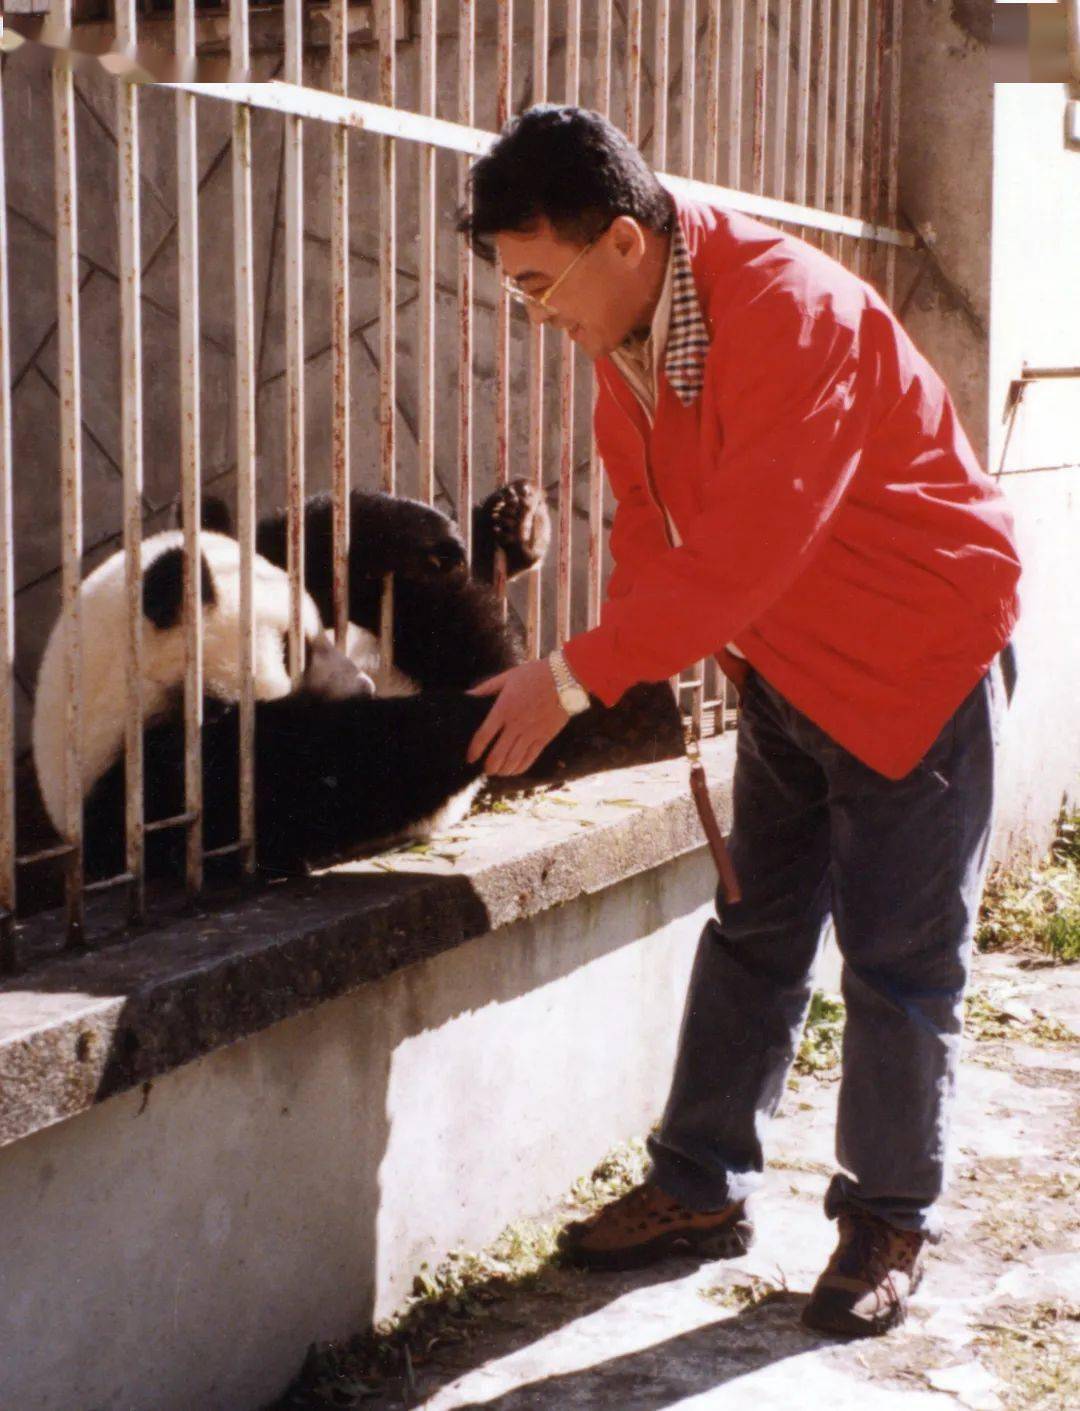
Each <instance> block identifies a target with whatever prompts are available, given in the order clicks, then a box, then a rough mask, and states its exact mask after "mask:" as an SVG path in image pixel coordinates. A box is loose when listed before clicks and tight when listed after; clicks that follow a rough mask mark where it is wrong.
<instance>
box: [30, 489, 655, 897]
mask: <svg viewBox="0 0 1080 1411" xmlns="http://www.w3.org/2000/svg"><path fill="white" fill-rule="evenodd" d="M331 514H332V510H331V504H330V501H329V499H328V498H326V497H322V496H314V497H312V498H311V499H310V500H309V501H308V502H307V504H306V506H305V588H306V594H305V598H304V604H303V613H302V616H303V636H304V650H305V660H304V663H303V678H302V681H301V685H300V687H299V689H298V690H295V691H294V690H292V689H291V686H290V671H289V662H288V659H287V651H288V604H289V584H288V578H287V575H286V574H285V572H284V569H283V566H284V563H285V561H286V518H285V515H284V514H275V515H271V516H269V517H268V518H266V519H264V520H263V521H262V522H261V523H260V524H259V525H258V527H257V531H256V549H257V554H256V559H255V566H256V568H255V592H254V616H255V634H254V635H255V658H256V660H255V695H256V706H255V779H256V797H255V812H256V822H255V828H256V847H257V861H258V864H259V866H260V868H261V869H263V870H266V871H269V872H274V873H291V872H297V871H301V872H302V871H304V870H306V869H307V868H308V867H309V866H310V865H311V864H313V863H315V862H319V861H323V860H329V859H330V858H332V857H334V856H340V855H343V854H348V853H356V852H358V851H360V850H363V849H370V848H371V847H373V846H377V845H383V844H387V843H389V842H392V841H398V840H401V839H404V838H408V837H422V836H426V835H427V834H429V833H430V832H431V831H434V830H436V829H438V828H440V827H445V826H449V825H450V824H451V823H452V822H453V821H454V820H455V819H456V818H457V817H459V816H460V815H461V814H462V813H463V812H464V811H466V810H467V808H468V806H469V803H470V802H471V799H472V797H473V795H474V793H475V791H476V789H477V788H478V787H479V784H480V783H481V782H482V775H481V769H480V767H479V766H478V765H470V764H468V763H466V760H465V755H466V751H467V748H468V744H469V741H470V740H471V738H472V736H473V734H474V733H475V731H476V729H477V728H478V726H479V725H480V723H481V721H482V720H483V718H484V716H485V715H486V713H487V711H488V710H489V709H490V705H491V700H490V698H484V697H474V696H469V695H467V694H465V693H466V692H467V691H468V689H469V688H470V687H471V686H474V685H476V684H477V683H478V682H480V681H482V680H484V679H486V678H487V677H489V676H492V675H495V674H497V673H498V672H500V671H505V670H506V669H508V668H509V667H510V666H513V665H514V664H515V663H516V662H518V661H519V660H521V659H522V655H523V654H522V651H521V646H520V642H519V641H518V639H517V637H516V635H515V633H514V632H513V631H512V630H511V629H510V628H509V627H508V626H507V624H506V621H505V619H504V614H503V610H502V605H501V604H500V602H499V601H498V599H497V597H496V595H495V594H494V592H493V591H492V588H491V585H490V582H489V581H488V580H489V579H490V577H491V574H492V572H493V568H494V561H495V551H496V549H501V550H502V552H503V554H504V556H505V561H506V568H507V573H508V576H509V577H514V576H516V575H517V574H519V573H522V572H526V571H528V570H529V569H531V568H532V567H534V566H535V565H536V564H537V563H538V562H539V561H540V560H541V559H542V557H543V554H544V552H545V550H546V547H547V544H548V540H549V538H550V522H549V517H548V513H547V509H546V506H545V504H544V501H543V498H542V497H541V495H540V494H539V492H538V491H537V490H536V489H535V488H534V487H533V486H532V485H531V484H529V483H528V482H526V481H518V482H513V483H512V484H511V485H509V486H505V487H503V488H501V489H500V490H498V491H496V492H495V494H494V495H492V496H490V497H489V498H488V500H487V501H485V502H484V504H483V505H481V506H479V507H478V508H477V509H476V510H475V511H474V514H473V562H472V566H471V568H470V564H469V562H468V560H467V557H466V553H465V547H464V544H463V542H462V539H461V536H460V534H459V532H458V530H457V528H456V526H455V525H454V524H453V523H452V522H451V521H450V520H449V519H448V518H447V517H446V516H445V515H443V514H441V513H440V512H439V511H437V510H434V509H432V508H430V507H428V506H426V505H423V504H420V503H418V502H416V501H412V500H407V499H404V498H397V497H390V496H387V495H377V494H375V495H373V494H366V493H363V492H360V491H354V492H353V493H352V495H351V497H350V505H349V522H350V525H349V527H350V539H349V561H348V588H349V610H348V616H349V641H348V644H347V654H343V653H341V652H338V651H337V650H336V648H334V646H333V644H332V643H331V642H330V640H329V637H328V636H327V632H326V628H327V627H328V625H329V624H330V622H331V621H332V611H333V590H332V578H333V573H332V554H331V539H332V530H331ZM204 521H205V527H204V532H203V535H202V538H201V546H202V563H201V566H200V573H201V583H202V598H203V639H204V686H205V691H204V701H203V715H204V723H203V731H202V736H203V739H202V745H203V792H204V804H203V844H204V847H205V849H207V850H208V851H211V852H212V851H214V850H215V849H218V848H222V847H224V846H225V845H226V844H229V843H231V842H232V841H233V840H234V839H235V838H236V835H237V831H238V816H239V777H238V746H239V719H238V716H239V711H238V706H237V700H238V696H239V681H238V675H237V665H236V663H237V657H238V644H239V558H240V555H239V545H238V544H237V542H236V540H235V539H234V538H233V537H232V536H231V532H229V531H231V524H230V522H229V516H228V513H227V511H226V510H225V508H224V506H223V505H222V504H220V503H219V502H217V501H212V500H209V501H207V505H206V511H205V514H204ZM141 552H142V559H141V570H142V606H143V615H144V624H143V627H144V631H143V654H144V677H145V682H144V712H145V719H146V722H147V724H146V729H145V732H144V780H145V790H144V793H145V817H146V820H147V822H153V821H155V820H157V819H161V818H167V817H173V816H175V815H177V814H179V813H181V812H182V811H183V808H184V731H183V663H184V646H183V625H182V586H183V585H182V577H183V552H184V551H183V545H182V538H181V535H180V534H179V532H178V531H166V532H164V533H161V534H157V535H154V536H152V537H150V538H148V539H146V540H145V541H144V543H143V545H142V551H141ZM388 573H392V574H393V578H394V644H393V669H392V670H389V671H388V670H387V668H386V667H385V666H384V665H383V664H382V663H381V661H380V659H379V651H378V641H377V637H376V635H375V634H376V632H377V630H378V625H379V613H380V601H381V594H382V584H383V581H384V576H385V575H386V574H388ZM80 593H81V612H82V618H83V632H82V642H83V663H82V666H83V683H84V684H83V746H84V748H83V779H82V786H83V793H84V800H85V818H84V839H85V861H86V870H87V874H88V876H90V877H102V876H112V875H116V874H117V873H119V872H120V871H121V870H122V869H123V866H124V758H123V755H124V692H123V689H122V686H121V682H120V672H119V670H118V660H117V650H118V644H119V643H120V642H122V641H123V639H124V634H125V631H126V607H125V603H126V590H125V574H124V562H123V556H122V554H116V555H114V556H113V557H112V558H110V559H109V560H107V561H106V562H105V563H103V564H102V565H100V566H99V567H98V568H97V569H96V570H95V571H94V572H93V573H91V574H90V575H89V577H88V578H87V579H86V580H85V582H84V583H83V585H82V588H81V590H80ZM62 658H63V632H62V630H61V624H60V623H58V624H57V625H56V626H55V627H54V629H53V632H52V635H51V637H50V640H49V643H48V645H47V647H46V651H45V655H44V657H43V661H42V667H41V671H40V674H39V678H38V687H37V692H36V696H35V706H34V720H33V754H34V763H35V768H36V771H37V775H38V781H39V784H40V788H41V793H42V796H43V799H44V802H45V806H46V809H47V811H48V813H49V816H50V818H51V820H52V822H53V825H54V826H55V827H56V829H57V831H58V832H60V831H62V817H63V813H62V809H63V773H62V771H63V759H64V746H63V739H64V688H63V660H62ZM680 748H681V735H680V727H679V722H678V715H677V712H676V711H675V708H674V704H673V702H672V698H671V694H670V691H669V690H668V689H667V687H666V685H663V686H656V687H650V686H642V687H637V688H634V689H633V690H632V691H631V692H629V693H627V696H626V697H624V699H623V701H622V702H620V704H619V706H618V707H616V708H614V709H613V710H610V711H605V710H603V709H602V708H599V707H594V709H593V710H592V711H589V712H586V713H585V714H584V715H582V716H576V717H574V718H573V720H571V721H570V722H569V723H568V725H567V727H566V728H565V729H564V731H563V732H562V733H561V735H560V736H559V737H558V738H557V740H556V741H555V742H553V745H552V746H549V748H548V750H547V751H545V754H544V756H542V757H541V760H540V761H539V762H538V767H537V770H536V773H538V774H539V775H540V776H542V777H553V776H558V775H560V774H566V773H568V772H582V771H583V770H586V769H591V768H595V767H598V766H603V765H604V764H618V763H628V762H637V761H640V760H643V759H650V758H662V757H668V756H670V755H672V754H675V753H678V751H679V749H680ZM146 849H147V858H146V862H147V871H148V873H149V875H151V876H155V875H161V874H166V873H173V874H177V875H179V874H182V871H183V859H184V851H185V840H184V833H183V830H182V829H181V828H170V829H162V830H152V831H149V832H148V833H147V835H146Z"/></svg>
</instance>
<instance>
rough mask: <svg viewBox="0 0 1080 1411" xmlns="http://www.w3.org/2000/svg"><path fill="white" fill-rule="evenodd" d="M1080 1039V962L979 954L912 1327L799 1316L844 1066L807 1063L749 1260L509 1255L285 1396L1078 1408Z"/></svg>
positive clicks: (432, 1402)
mask: <svg viewBox="0 0 1080 1411" xmlns="http://www.w3.org/2000/svg"><path fill="white" fill-rule="evenodd" d="M1078 1035H1080V966H1077V965H1072V966H1060V965H1053V966H1052V965H1048V964H1045V963H1039V962H1037V961H1035V962H1033V961H1031V960H1030V959H1028V960H1024V959H1020V958H1017V957H1015V956H1009V955H1001V954H999V955H988V956H980V957H979V958H978V960H977V968H976V975H975V981H974V985H973V991H972V997H971V999H970V1001H969V1026H968V1037H967V1040H966V1051H965V1058H964V1064H963V1072H962V1079H961V1099H960V1102H959V1105H958V1110H957V1113H956V1118H955V1123H954V1132H953V1174H952V1180H951V1185H950V1189H949V1193H948V1196H947V1200H946V1209H947V1221H948V1229H947V1234H946V1237H945V1239H944V1240H943V1241H942V1243H941V1244H940V1245H939V1246H938V1247H937V1249H936V1250H934V1251H933V1252H932V1254H931V1258H930V1262H929V1266H928V1272H927V1276H926V1279H925V1280H924V1283H923V1286H922V1288H921V1289H920V1291H919V1294H918V1296H917V1298H916V1299H915V1301H914V1302H913V1305H912V1310H911V1316H910V1318H909V1320H908V1323H907V1324H906V1325H905V1326H904V1327H903V1328H901V1329H898V1330H896V1331H895V1332H893V1333H892V1334H890V1335H889V1336H887V1337H884V1338H879V1339H875V1340H873V1341H870V1342H857V1343H847V1344H845V1343H840V1342H830V1341H829V1340H827V1339H825V1338H821V1337H818V1336H816V1335H813V1334H811V1333H808V1332H806V1331H804V1330H803V1329H802V1327H801V1325H800V1324H799V1321H798V1315H799V1310H800V1308H801V1306H802V1304H803V1303H804V1301H805V1299H806V1296H807V1293H808V1291H809V1289H810V1287H811V1286H812V1284H813V1282H814V1279H815V1277H816V1275H817V1273H818V1272H819V1270H820V1269H821V1267H822V1266H823V1265H824V1263H825V1261H826V1260H827V1258H828V1256H829V1253H830V1251H831V1249H832V1245H833V1236H834V1228H833V1226H832V1225H831V1224H830V1223H829V1222H828V1221H827V1220H826V1219H825V1217H824V1215H823V1214H822V1211H821V1198H822V1195H823V1192H824V1189H825V1185H826V1183H827V1180H828V1177H829V1174H830V1172H831V1170H832V1160H833V1157H832V1146H833V1113H834V1109H835V1099H836V1078H837V1070H836V1068H835V1066H833V1067H830V1066H828V1058H827V1055H826V1057H825V1058H824V1059H823V1060H822V1066H821V1068H820V1071H815V1069H816V1068H817V1065H816V1063H815V1062H811V1063H809V1064H805V1063H804V1064H803V1065H802V1067H803V1070H804V1071H803V1072H802V1073H800V1074H796V1075H795V1076H793V1078H792V1081H791V1084H790V1088H789V1091H788V1093H787V1096H786V1098H785V1101H784V1104H783V1109H782V1111H781V1113H780V1115H779V1116H778V1118H777V1120H776V1122H775V1124H774V1126H773V1129H772V1134H771V1139H770V1143H769V1149H770V1155H771V1164H770V1170H769V1180H768V1184H767V1187H766V1191H765V1193H764V1195H763V1196H762V1198H761V1199H760V1200H759V1201H758V1204H757V1208H756V1210H755V1212H754V1215H755V1221H756V1224H757V1229H758V1238H757V1243H756V1245H755V1246H754V1248H753V1249H752V1250H751V1252H750V1253H749V1254H748V1255H747V1256H746V1257H744V1258H742V1259H739V1260H735V1261H731V1262H726V1263H705V1264H699V1263H697V1262H695V1261H693V1260H690V1259H685V1258H684V1259H674V1260H670V1261H668V1262H666V1263H664V1264H663V1265H661V1266H659V1267H657V1268H653V1269H651V1270H646V1271H642V1272H638V1273H634V1274H589V1273H584V1272H580V1271H575V1270H570V1269H563V1268H560V1267H558V1266H557V1265H552V1264H550V1263H541V1266H540V1268H539V1271H538V1272H537V1273H535V1274H533V1275H532V1276H531V1277H526V1278H524V1279H521V1278H520V1277H519V1276H518V1274H517V1273H516V1272H515V1269H514V1257H513V1254H512V1253H511V1254H510V1255H507V1254H506V1252H505V1249H504V1252H503V1255H502V1258H503V1260H504V1263H503V1264H499V1262H498V1261H496V1262H495V1264H494V1265H492V1264H491V1263H490V1262H489V1263H488V1264H487V1265H485V1266H483V1267H484V1268H485V1269H486V1271H487V1275H488V1277H487V1280H486V1282H485V1281H484V1280H483V1279H481V1280H480V1281H479V1283H478V1282H477V1281H476V1279H475V1278H474V1279H473V1281H472V1282H471V1283H470V1282H469V1280H468V1279H465V1280H464V1281H463V1285H462V1287H460V1288H459V1287H458V1285H457V1284H455V1283H454V1281H453V1279H451V1280H450V1283H449V1284H448V1283H447V1281H446V1278H445V1271H444V1274H443V1276H442V1277H441V1278H440V1276H438V1275H436V1276H434V1277H433V1278H432V1279H431V1282H430V1289H429V1292H431V1293H434V1294H438V1297H437V1298H436V1299H435V1303H436V1305H437V1306H436V1308H435V1309H434V1310H433V1312H432V1315H431V1316H430V1317H429V1316H428V1315H427V1314H426V1313H425V1314H424V1316H423V1317H421V1319H420V1320H419V1321H417V1322H415V1323H414V1327H415V1331H414V1332H413V1333H412V1334H411V1335H410V1337H409V1339H408V1347H407V1350H406V1348H405V1346H404V1345H403V1342H402V1340H401V1339H400V1338H399V1339H397V1340H396V1341H395V1340H394V1339H392V1338H391V1339H389V1340H387V1341H385V1342H384V1343H383V1344H382V1346H381V1347H376V1348H375V1351H376V1353H377V1354H378V1355H377V1356H376V1357H375V1360H374V1361H373V1360H372V1344H371V1343H370V1342H369V1343H368V1344H366V1352H365V1354H364V1357H358V1356H357V1355H356V1354H355V1353H354V1354H353V1355H352V1356H347V1355H345V1354H344V1352H343V1353H342V1355H341V1356H340V1357H338V1356H337V1355H336V1354H335V1353H334V1352H333V1351H331V1352H330V1353H329V1355H328V1354H327V1353H326V1352H325V1351H324V1352H323V1353H322V1354H321V1356H320V1358H318V1359H313V1361H312V1365H311V1366H310V1367H309V1369H308V1376H307V1377H306V1379H305V1381H304V1383H303V1385H302V1386H298V1387H296V1388H295V1389H294V1391H293V1393H292V1394H291V1395H290V1396H289V1397H288V1398H287V1399H285V1400H283V1401H282V1402H281V1403H279V1405H280V1407H281V1408H282V1411H284V1408H286V1407H288V1408H295V1411H300V1408H303V1409H304V1411H307V1408H310V1411H316V1408H325V1407H327V1406H357V1407H364V1408H370V1411H390V1408H395V1411H397V1408H400V1407H402V1406H413V1407H423V1408H425V1411H464V1409H465V1408H469V1407H479V1406H483V1407H491V1408H498V1411H526V1408H528V1411H574V1409H575V1408H597V1411H598V1409H599V1408H605V1411H607V1408H611V1411H661V1408H669V1407H676V1406H677V1407H679V1408H680V1411H683V1408H690V1407H693V1408H699V1407H700V1408H704V1407H709V1408H729V1407H730V1408H740V1411H742V1408H752V1411H772V1408H776V1411H780V1408H784V1411H789V1408H802V1407H814V1408H816V1407H828V1408H829V1411H848V1408H851V1411H893V1408H895V1409H896V1411H923V1408H926V1409H927V1411H930V1408H940V1411H948V1408H950V1407H966V1408H970V1409H971V1411H1075V1408H1077V1407H1080V1159H1078V1158H1080V1038H1078V1037H1077V1036H1078ZM824 1047H825V1048H826V1049H827V1047H828V1045H827V1044H826V1045H825V1046H824ZM561 1213H562V1214H563V1215H565V1213H566V1212H565V1211H564V1212H561ZM559 1214H560V1212H554V1213H553V1212H548V1214H547V1215H546V1216H545V1217H542V1221H541V1224H540V1225H538V1226H536V1227H535V1228H537V1229H546V1230H547V1235H546V1236H542V1237H541V1240H542V1239H543V1238H549V1237H550V1231H551V1225H550V1223H548V1224H547V1225H546V1226H545V1225H544V1224H543V1220H545V1219H546V1220H547V1221H548V1222H550V1221H551V1220H552V1219H553V1218H554V1219H556V1220H557V1219H558V1217H559ZM528 1240H529V1236H528V1234H526V1235H523V1236H521V1237H520V1239H519V1240H518V1244H519V1245H523V1246H527V1245H528ZM513 1247H514V1246H513V1241H511V1244H510V1245H509V1246H506V1248H508V1249H511V1250H512V1249H513ZM527 1252H528V1251H527V1250H526V1253H527ZM503 1273H505V1276H506V1277H503V1276H502V1275H503ZM414 1311H415V1310H414ZM380 1358H381V1362H380ZM365 1359H366V1360H365Z"/></svg>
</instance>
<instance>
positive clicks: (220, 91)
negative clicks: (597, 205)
mask: <svg viewBox="0 0 1080 1411" xmlns="http://www.w3.org/2000/svg"><path fill="white" fill-rule="evenodd" d="M162 86H167V87H169V88H174V89H176V88H179V89H183V90H185V91H190V92H193V93H198V94H199V95H200V96H202V97H204V98H218V99H222V100H225V101H228V102H229V103H231V104H234V105H235V104H236V103H238V102H242V103H243V104H244V105H245V106H246V107H250V108H264V109H266V110H267V111H268V112H276V113H287V112H297V113H299V114H300V116H302V117H305V118H315V119H318V120H319V121H321V122H329V123H331V124H339V125H341V126H342V127H344V128H347V129H351V130H355V131H363V132H374V133H385V134H387V135H389V136H392V137H403V138H406V139H407V140H408V141H410V142H422V143H423V142H426V143H431V144H432V145H434V146H436V147H440V148H445V149H446V150H447V151H451V152H461V153H469V154H472V155H474V156H483V155H484V153H485V152H487V151H488V150H489V149H490V148H491V146H492V144H493V143H494V141H495V138H496V134H495V133H493V132H483V131H481V130H480V129H479V128H472V127H466V126H464V125H462V124H460V123H451V122H444V121H442V120H441V119H436V118H427V117H424V116H423V115H421V114H419V113H405V112H403V111H402V110H400V109H388V108H384V107H382V106H381V105H380V104H378V103H367V102H364V101H362V100H361V99H358V98H339V97H335V96H334V95H331V94H327V93H322V92H320V91H319V90H316V89H304V90H301V91H300V92H299V93H297V92H295V90H293V89H292V87H291V86H290V85H288V84H282V83H276V82H269V83H255V84H231V85H230V84H211V83H200V84H176V83H174V84H168V85H162ZM234 90H235V91H234ZM323 100H329V102H328V103H324V101H323ZM658 176H659V177H660V179H661V180H662V181H663V182H664V184H665V185H666V186H667V187H668V188H669V190H671V191H680V192H683V193H685V194H686V195H687V196H688V197H690V198H691V199H693V200H704V201H708V202H711V203H713V204H715V205H722V206H729V207H730V208H731V209H732V210H736V211H745V212H746V213H747V214H748V215H760V216H764V218H765V219H766V220H775V221H783V222H786V223H787V224H793V225H809V226H813V227H814V228H815V229H820V230H838V231H840V232H841V233H842V234H845V235H853V236H858V237H860V238H862V239H867V240H879V241H882V242H885V243H891V244H894V245H903V246H905V247H906V248H909V249H910V248H913V247H914V246H915V243H916V241H915V236H914V235H912V234H911V233H910V232H908V231H902V230H893V229H890V228H889V227H886V226H880V225H875V224H874V222H873V221H868V220H860V219H855V218H854V217H848V216H840V215H838V214H837V213H836V212H835V211H819V210H817V209H816V208H815V207H813V206H808V205H803V204H800V203H797V202H794V201H780V200H777V199H776V198H775V197H773V196H762V195H760V194H759V193H757V192H754V191H738V190H736V189H735V188H734V187H730V186H718V185H713V184H710V183H707V182H704V181H696V180H691V179H690V178H688V177H682V176H676V175H672V174H669V173H664V172H659V173H658Z"/></svg>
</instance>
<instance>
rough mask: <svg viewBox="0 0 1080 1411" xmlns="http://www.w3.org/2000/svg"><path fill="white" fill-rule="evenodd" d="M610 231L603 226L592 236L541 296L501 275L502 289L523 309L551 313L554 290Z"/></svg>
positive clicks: (608, 227)
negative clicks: (551, 299)
mask: <svg viewBox="0 0 1080 1411" xmlns="http://www.w3.org/2000/svg"><path fill="white" fill-rule="evenodd" d="M610 229H611V227H610V226H609V225H608V226H605V227H604V229H603V230H602V231H601V232H600V234H599V235H594V236H593V238H592V239H591V240H590V241H589V243H588V244H587V245H583V246H582V247H581V249H580V250H579V251H578V252H577V254H576V255H575V256H574V258H573V259H572V260H571V261H570V263H569V264H568V265H567V266H566V268H565V269H564V270H563V271H562V273H561V274H560V275H558V276H557V277H556V278H555V280H554V281H553V282H552V283H551V284H549V285H548V287H547V288H546V289H545V290H544V292H543V293H542V294H530V293H529V292H528V291H527V290H525V289H522V287H521V285H520V284H518V283H517V281H516V280H513V279H510V278H509V277H508V276H507V275H503V277H502V279H501V280H500V283H501V284H502V287H503V289H504V290H505V291H506V293H507V294H509V296H510V298H511V299H513V301H514V303H515V304H520V305H521V306H522V307H523V308H525V309H540V310H542V311H543V312H544V313H546V314H550V313H553V312H554V310H553V309H552V308H551V307H550V305H549V303H548V300H549V299H550V298H551V296H552V294H554V293H555V291H556V289H558V287H559V285H560V284H561V283H562V282H563V280H564V279H565V278H566V277H567V275H569V274H570V272H571V271H572V270H573V269H574V268H575V266H576V265H577V264H578V263H579V262H580V261H581V260H583V259H584V258H585V256H586V255H587V254H588V253H589V251H590V250H591V249H592V248H593V247H594V246H595V245H597V244H598V243H599V242H600V241H601V240H602V239H603V237H604V236H605V235H606V234H607V233H608V231H609V230H610Z"/></svg>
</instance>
